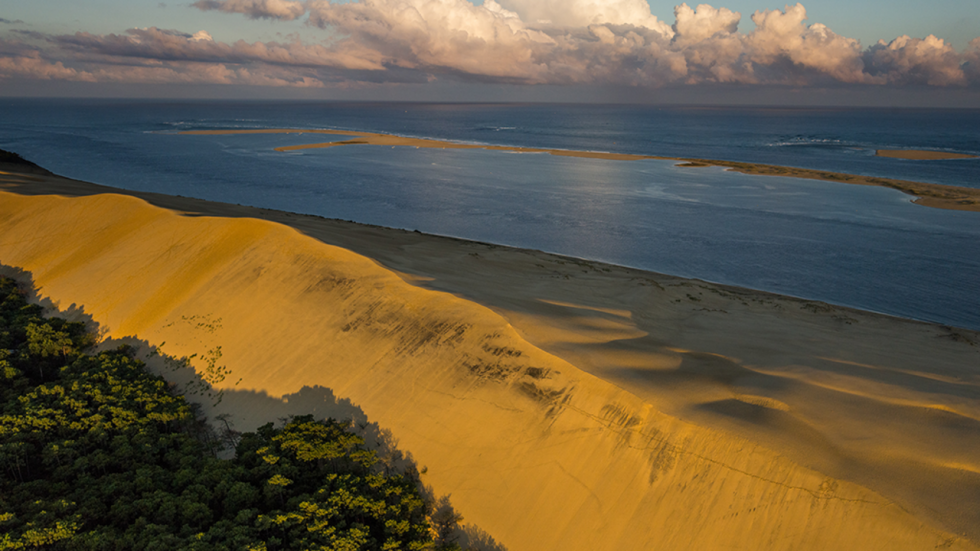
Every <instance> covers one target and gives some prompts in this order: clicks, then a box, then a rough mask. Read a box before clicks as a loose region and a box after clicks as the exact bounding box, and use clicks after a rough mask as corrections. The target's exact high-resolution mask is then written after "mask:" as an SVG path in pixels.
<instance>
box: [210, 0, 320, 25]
mask: <svg viewBox="0 0 980 551" xmlns="http://www.w3.org/2000/svg"><path fill="white" fill-rule="evenodd" d="M191 6H193V7H195V8H198V9H200V10H205V11H206V10H217V11H223V12H225V13H241V14H244V15H247V16H248V17H250V18H252V19H282V20H286V21H292V20H293V19H298V18H300V17H302V16H303V14H304V13H306V7H305V6H303V3H302V2H298V1H297V0H198V1H197V2H194V3H193V4H191Z"/></svg>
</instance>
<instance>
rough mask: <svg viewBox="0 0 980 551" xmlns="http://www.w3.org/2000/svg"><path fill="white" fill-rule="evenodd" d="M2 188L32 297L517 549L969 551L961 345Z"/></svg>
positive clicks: (630, 273) (428, 249) (824, 307)
mask: <svg viewBox="0 0 980 551" xmlns="http://www.w3.org/2000/svg"><path fill="white" fill-rule="evenodd" d="M3 170H4V171H5V172H7V173H6V174H0V263H2V264H3V265H6V266H8V267H16V268H19V269H22V270H26V271H27V272H29V273H30V275H31V276H32V277H33V278H34V281H35V283H36V285H37V286H38V287H39V288H40V290H39V292H40V294H41V295H42V296H45V297H49V298H51V299H52V300H53V301H55V303H57V304H59V305H60V306H61V307H62V308H63V309H65V308H67V307H68V305H72V306H74V309H73V310H74V311H84V312H85V313H86V314H87V315H90V316H92V317H93V318H94V319H95V320H96V321H97V322H98V323H100V324H101V325H102V327H104V328H108V331H109V335H110V336H112V337H117V338H118V337H125V336H133V337H136V338H138V339H142V340H145V341H149V342H151V343H161V342H164V341H165V342H166V343H167V344H166V346H165V351H166V352H167V353H169V354H173V355H176V356H189V355H191V354H201V353H203V352H204V351H206V350H208V349H210V348H212V347H214V346H221V347H222V351H223V352H224V356H223V358H222V361H223V362H224V363H225V364H226V365H227V366H228V367H229V368H231V370H232V372H233V377H229V381H230V380H233V379H238V378H239V377H240V378H241V379H242V382H241V384H240V385H239V386H237V387H235V386H231V384H230V383H228V387H227V393H226V396H225V399H224V401H223V402H222V403H221V404H219V405H218V406H217V407H216V408H211V409H209V413H210V414H212V415H216V414H219V413H229V414H230V415H231V416H232V419H233V420H234V422H235V423H236V426H237V427H238V428H239V429H248V428H251V426H250V425H249V424H250V423H258V422H261V421H262V417H263V415H262V414H263V412H265V413H266V414H267V415H268V416H271V415H274V414H275V413H274V412H280V411H282V409H281V408H280V409H275V408H272V407H271V406H269V405H268V404H270V403H275V402H277V401H278V403H279V405H280V406H282V407H287V406H290V407H297V408H298V407H300V406H299V405H297V404H294V402H293V401H292V400H291V401H290V402H289V403H288V404H285V405H283V404H282V402H281V400H280V398H281V397H284V396H287V395H292V396H295V395H296V394H297V393H299V392H300V391H302V390H303V389H304V388H310V387H316V386H321V387H328V388H330V389H332V391H333V392H334V393H335V394H336V395H337V396H339V397H343V398H347V399H350V400H351V401H353V403H354V404H356V405H357V406H359V407H360V408H362V409H363V411H364V412H365V413H366V414H367V415H368V417H369V419H370V420H371V421H376V422H378V423H380V424H381V426H382V427H384V428H386V429H390V430H391V431H392V434H393V436H394V437H395V438H396V439H397V440H398V441H399V445H400V447H401V448H402V449H405V450H408V451H410V452H411V453H412V454H413V455H414V458H415V460H416V461H417V462H418V464H419V465H420V466H425V467H427V474H426V475H425V481H426V482H427V483H429V484H432V485H433V487H434V488H435V489H436V491H437V492H439V493H451V494H452V499H453V503H454V505H455V506H456V508H457V509H458V510H459V511H460V512H461V513H462V514H463V515H464V516H465V517H466V521H468V522H473V523H475V524H477V525H479V526H480V527H481V528H483V529H484V530H486V531H487V532H489V533H490V534H491V535H493V537H494V538H496V539H497V540H498V541H501V542H502V543H504V544H505V545H507V547H508V548H509V549H511V550H512V551H523V550H540V549H567V550H583V551H584V550H589V551H592V550H624V549H626V550H641V549H642V550H645V549H668V550H671V549H676V550H682V549H684V550H687V549H733V548H734V549H746V550H765V549H821V550H824V549H875V548H884V549H897V550H902V549H932V548H937V547H938V548H945V549H974V550H975V549H978V548H980V547H978V543H980V373H978V370H977V366H978V365H980V334H978V333H977V332H974V331H967V330H962V329H956V328H950V327H944V326H938V325H933V324H926V323H919V322H913V321H908V320H902V319H897V318H893V317H888V316H882V315H877V314H871V313H867V312H861V311H857V310H853V309H848V308H842V307H837V306H832V305H828V304H824V303H819V302H812V301H806V300H800V299H794V298H789V297H783V296H779V295H774V294H769V293H763V292H758V291H751V290H746V289H739V288H735V287H729V286H723V285H716V284H710V283H705V282H702V281H698V280H690V279H681V278H677V277H671V276H666V275H662V274H656V273H652V272H645V271H641V270H635V269H629V268H624V267H619V266H613V265H606V264H601V263H597V262H589V261H584V260H580V259H574V258H568V257H562V256H557V255H552V254H546V253H542V252H540V251H533V250H523V249H513V248H507V247H500V246H496V245H492V244H487V243H477V242H470V241H463V240H459V239H451V238H444V237H438V236H431V235H425V234H420V233H415V232H408V231H402V230H393V229H386V228H381V227H376V226H366V225H360V224H354V223H349V222H342V221H337V220H328V219H323V218H319V217H315V216H305V215H298V214H292V213H287V212H279V211H272V210H267V209H260V208H251V207H242V206H237V205H229V204H222V203H213V202H207V201H201V200H196V199H188V198H181V197H172V196H166V195H160V194H153V193H141V192H130V191H124V190H118V189H113V188H108V187H105V186H98V185H94V184H89V183H85V182H79V181H75V180H69V179H65V178H59V177H55V176H51V175H43V174H41V175H39V174H29V175H23V176H22V175H18V174H16V173H14V172H15V171H12V170H10V169H9V167H7V168H3ZM263 404H265V405H263ZM294 412H295V413H302V411H299V410H296V411H294ZM265 420H268V419H265Z"/></svg>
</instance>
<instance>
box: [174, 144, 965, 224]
mask: <svg viewBox="0 0 980 551" xmlns="http://www.w3.org/2000/svg"><path fill="white" fill-rule="evenodd" d="M179 134H187V135H201V136H208V135H210V136H215V135H231V134H333V135H341V136H353V137H354V139H350V140H338V141H330V142H321V143H312V144H300V145H289V146H282V147H276V148H274V149H275V151H281V152H289V151H302V150H305V149H324V148H328V147H340V146H349V145H379V146H391V147H397V146H404V147H416V148H430V149H486V150H489V151H510V152H515V153H547V154H550V155H558V156H562V157H579V158H589V159H604V160H610V161H639V160H644V159H657V160H670V161H683V164H681V165H679V166H684V167H706V166H720V167H725V168H727V169H729V170H732V171H735V172H741V173H743V174H754V175H760V176H785V177H790V178H805V179H808V180H822V181H827V182H839V183H845V184H856V185H863V186H880V187H887V188H891V189H895V190H898V191H901V192H902V193H905V194H908V195H912V196H914V197H915V198H916V199H915V200H914V201H913V202H914V203H915V204H918V205H923V206H927V207H933V208H939V209H947V210H966V211H974V212H980V189H977V188H967V187H960V186H947V185H942V184H929V183H925V182H912V181H908V180H896V179H893V178H878V177H873V176H861V175H855V174H845V173H842V172H829V171H825V170H812V169H807V168H794V167H786V166H776V165H767V164H760V163H740V162H735V161H719V160H713V159H698V158H687V157H660V156H656V155H631V154H624V153H610V152H603V151H575V150H568V149H541V148H533V147H510V146H497V145H480V144H467V143H459V142H450V141H444V140H432V139H427V138H409V137H404V136H396V135H392V134H378V133H373V132H357V131H350V130H318V129H313V130H304V129H284V128H280V129H261V130H188V131H183V132H179ZM888 151H891V150H878V154H879V155H880V154H881V153H882V152H888ZM899 153H901V154H906V155H932V154H941V153H939V152H935V151H912V150H902V151H901V152H899ZM945 155H952V156H951V157H949V156H947V157H935V156H932V157H922V156H919V157H902V158H916V159H919V158H922V159H924V158H929V159H953V158H963V157H970V155H959V154H954V153H949V154H945ZM885 156H892V155H885Z"/></svg>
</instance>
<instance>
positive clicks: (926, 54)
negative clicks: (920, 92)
mask: <svg viewBox="0 0 980 551" xmlns="http://www.w3.org/2000/svg"><path fill="white" fill-rule="evenodd" d="M977 47H978V39H974V40H973V41H971V42H970V49H971V50H972V51H973V52H975V51H976V50H977ZM972 55H973V54H972V53H971V52H970V51H969V50H968V52H967V54H966V55H965V56H964V60H965V61H968V60H971V59H974V58H972ZM864 62H865V65H866V66H867V69H868V71H869V73H870V74H872V75H876V76H881V77H884V79H885V80H887V81H888V82H890V83H895V84H930V85H934V86H948V85H956V84H965V83H966V74H965V73H964V72H963V69H962V68H961V67H960V62H961V60H960V56H959V55H957V54H956V51H955V50H953V47H952V46H950V45H949V44H946V43H945V42H944V41H943V39H941V38H936V37H935V36H933V35H929V36H927V37H925V38H924V39H919V38H910V37H908V36H907V35H906V36H900V37H898V38H896V39H895V40H892V41H891V42H889V43H887V44H886V43H885V41H883V40H879V41H878V43H877V44H875V45H874V46H872V47H871V48H869V49H868V51H867V53H865V54H864ZM974 78H975V77H974Z"/></svg>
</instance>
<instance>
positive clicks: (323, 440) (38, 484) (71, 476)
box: [0, 278, 461, 551]
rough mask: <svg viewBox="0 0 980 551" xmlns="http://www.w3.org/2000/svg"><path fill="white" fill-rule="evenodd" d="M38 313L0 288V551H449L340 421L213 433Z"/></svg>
mask: <svg viewBox="0 0 980 551" xmlns="http://www.w3.org/2000/svg"><path fill="white" fill-rule="evenodd" d="M41 313H42V308H41V307H40V306H36V305H31V304H28V303H27V301H26V299H25V297H24V293H23V292H22V291H21V290H20V289H18V288H17V286H16V285H15V284H14V282H13V280H11V279H8V278H0V471H2V473H3V475H2V477H0V532H2V534H3V535H2V536H0V549H34V548H46V549H93V550H94V549H100V550H104V549H148V550H149V549H160V550H163V549H209V550H210V549H228V550H231V549H236V550H238V549H249V550H269V551H272V550H276V549H314V548H315V549H327V548H329V549H351V550H354V549H358V550H360V549H364V550H367V549H385V550H395V549H403V550H412V549H414V550H422V549H445V550H450V549H460V547H459V546H458V545H457V544H455V543H453V542H452V541H451V537H450V535H451V533H452V532H453V531H454V530H455V528H456V523H457V521H458V520H460V519H461V517H459V515H457V514H455V512H453V511H452V509H451V507H450V506H448V502H445V500H443V501H442V502H439V503H435V502H433V500H431V499H426V497H425V496H424V494H423V492H422V491H421V483H420V481H419V476H418V472H417V471H415V469H414V467H412V468H410V469H408V470H406V471H398V470H393V469H392V468H391V466H390V465H387V464H385V463H384V462H383V461H382V459H380V458H379V457H378V455H377V454H376V453H375V452H374V451H372V450H369V449H366V448H365V445H364V440H363V439H362V438H361V437H359V436H357V435H355V434H353V433H351V432H350V431H349V430H348V427H347V426H345V425H344V424H342V423H339V422H336V421H334V420H332V419H328V420H326V421H316V420H314V419H313V417H312V416H303V417H295V418H292V419H290V420H288V422H286V423H285V425H284V426H280V427H275V426H274V425H273V424H272V423H268V424H266V425H264V426H262V427H260V428H259V429H258V430H257V431H255V432H250V433H245V434H239V433H237V432H235V431H234V430H232V428H231V427H230V426H228V425H226V429H225V430H223V431H221V432H220V433H218V432H216V431H215V430H214V429H213V428H212V427H211V426H210V425H209V424H208V423H207V422H206V421H204V420H203V419H201V418H200V417H198V415H197V414H196V413H195V411H196V408H195V407H193V405H192V404H189V403H188V402H187V401H186V400H185V399H184V398H183V397H182V396H180V395H177V394H174V393H173V392H172V390H173V386H172V385H170V384H168V383H167V382H166V381H165V380H164V379H163V378H161V377H159V376H155V375H151V374H150V373H148V372H147V371H146V369H145V366H144V364H143V363H142V362H140V361H139V360H137V359H136V358H135V356H134V349H132V348H129V347H126V346H123V347H120V348H118V349H115V350H108V351H103V352H99V353H93V354H89V353H86V349H88V348H90V347H91V345H92V344H94V342H95V337H94V336H92V335H90V334H88V333H87V332H86V330H85V326H84V325H83V324H82V323H78V322H67V321H65V320H63V319H60V318H47V319H46V318H43V317H42V316H41ZM222 448H230V449H234V458H232V459H228V460H223V459H219V458H218V456H217V454H218V452H219V451H220V450H221V449H222Z"/></svg>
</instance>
